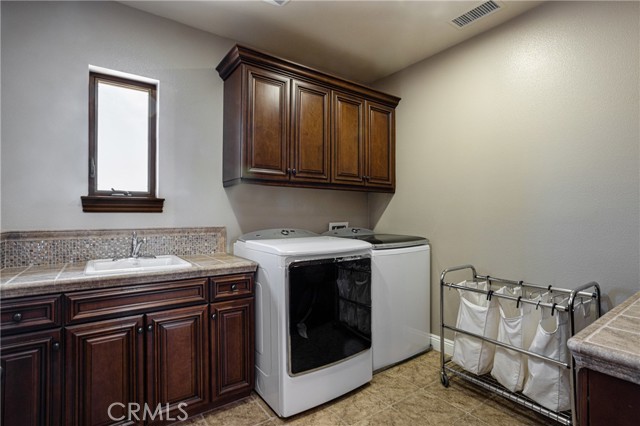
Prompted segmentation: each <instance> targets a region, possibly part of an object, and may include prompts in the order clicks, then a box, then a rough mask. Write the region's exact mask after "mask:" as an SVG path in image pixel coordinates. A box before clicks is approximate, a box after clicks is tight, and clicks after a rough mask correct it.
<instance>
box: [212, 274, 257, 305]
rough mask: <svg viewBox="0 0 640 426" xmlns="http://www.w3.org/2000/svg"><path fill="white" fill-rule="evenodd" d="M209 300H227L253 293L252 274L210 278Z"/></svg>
mask: <svg viewBox="0 0 640 426" xmlns="http://www.w3.org/2000/svg"><path fill="white" fill-rule="evenodd" d="M210 288H211V290H210V291H211V293H210V295H211V300H212V301H217V300H227V299H235V298H236V297H246V296H250V295H252V294H253V275H252V274H243V275H229V276H224V277H214V278H211V284H210Z"/></svg>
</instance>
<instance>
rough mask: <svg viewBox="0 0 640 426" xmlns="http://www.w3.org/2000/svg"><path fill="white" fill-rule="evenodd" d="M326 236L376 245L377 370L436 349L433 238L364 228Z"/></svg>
mask: <svg viewBox="0 0 640 426" xmlns="http://www.w3.org/2000/svg"><path fill="white" fill-rule="evenodd" d="M323 235H333V236H337V237H341V238H349V239H356V240H360V241H366V242H368V243H370V244H371V271H372V272H371V274H372V276H371V283H372V290H371V291H372V296H371V297H372V312H373V313H372V317H373V319H372V321H373V325H372V339H373V344H372V347H373V370H374V371H377V370H381V369H383V368H388V367H390V366H392V365H394V364H397V363H399V362H402V361H404V360H406V359H408V358H411V357H412V356H415V355H418V354H420V353H423V352H426V351H428V350H429V349H431V327H430V325H431V318H430V315H431V314H430V310H431V309H430V299H431V285H430V282H431V276H430V274H431V266H430V257H431V256H430V253H431V251H430V250H431V249H430V246H429V240H427V239H426V238H424V237H417V236H412V235H396V234H382V233H377V232H374V231H371V230H369V229H364V228H343V229H339V230H334V231H328V232H325V233H324V234H323Z"/></svg>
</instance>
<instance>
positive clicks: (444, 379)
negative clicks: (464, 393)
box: [440, 373, 449, 388]
mask: <svg viewBox="0 0 640 426" xmlns="http://www.w3.org/2000/svg"><path fill="white" fill-rule="evenodd" d="M440 383H442V386H444V387H445V388H448V387H449V377H447V375H446V374H445V373H440Z"/></svg>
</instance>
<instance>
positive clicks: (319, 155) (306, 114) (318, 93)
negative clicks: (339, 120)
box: [291, 81, 331, 182]
mask: <svg viewBox="0 0 640 426" xmlns="http://www.w3.org/2000/svg"><path fill="white" fill-rule="evenodd" d="M330 99H331V97H330V90H329V89H326V88H324V87H322V86H318V85H315V84H310V83H304V82H300V81H294V83H293V103H292V109H293V117H292V122H293V141H292V146H293V153H292V156H293V160H292V162H291V164H292V168H293V175H292V180H294V181H316V182H328V181H329V150H330V145H329V110H330V106H331V105H330Z"/></svg>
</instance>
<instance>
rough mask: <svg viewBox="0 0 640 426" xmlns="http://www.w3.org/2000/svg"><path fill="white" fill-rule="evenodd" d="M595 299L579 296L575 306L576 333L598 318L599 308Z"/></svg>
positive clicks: (574, 322)
mask: <svg viewBox="0 0 640 426" xmlns="http://www.w3.org/2000/svg"><path fill="white" fill-rule="evenodd" d="M596 303H598V302H596V301H595V300H594V299H586V298H578V300H577V302H576V303H575V304H574V307H573V312H574V314H573V326H574V334H577V333H578V332H579V331H581V330H582V329H583V328H585V327H586V326H588V325H589V324H591V323H592V322H594V321H595V320H596V316H597V315H598V310H597V306H596Z"/></svg>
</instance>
